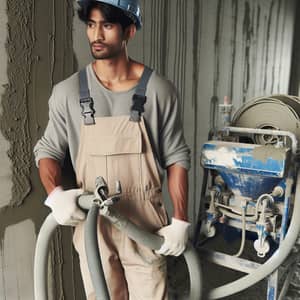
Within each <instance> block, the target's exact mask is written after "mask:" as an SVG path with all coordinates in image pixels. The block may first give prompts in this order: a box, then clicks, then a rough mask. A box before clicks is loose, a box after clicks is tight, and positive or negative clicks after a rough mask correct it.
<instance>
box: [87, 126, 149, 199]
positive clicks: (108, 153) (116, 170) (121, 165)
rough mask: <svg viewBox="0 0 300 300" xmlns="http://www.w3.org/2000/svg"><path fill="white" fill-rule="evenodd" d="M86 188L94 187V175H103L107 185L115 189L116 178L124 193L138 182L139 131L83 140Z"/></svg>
mask: <svg viewBox="0 0 300 300" xmlns="http://www.w3.org/2000/svg"><path fill="white" fill-rule="evenodd" d="M86 149H87V154H88V155H87V161H86V170H85V171H86V175H87V177H86V178H88V180H87V182H86V183H87V188H88V189H89V188H90V187H92V188H94V187H95V178H96V177H97V176H102V177H103V178H104V179H105V181H106V182H107V184H108V186H109V189H110V190H111V191H114V189H115V182H116V180H119V181H120V182H121V186H122V191H123V193H126V192H130V191H131V190H135V189H137V188H138V187H140V185H141V182H142V181H141V165H142V164H141V156H142V149H143V147H142V136H141V132H132V133H130V132H128V133H123V134H119V135H113V136H105V135H102V136H101V137H98V140H97V141H95V140H94V141H93V140H92V139H89V141H87V144H86Z"/></svg>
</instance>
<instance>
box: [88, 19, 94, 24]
mask: <svg viewBox="0 0 300 300" xmlns="http://www.w3.org/2000/svg"><path fill="white" fill-rule="evenodd" d="M87 21H88V22H89V23H96V21H94V20H92V19H88V20H87Z"/></svg>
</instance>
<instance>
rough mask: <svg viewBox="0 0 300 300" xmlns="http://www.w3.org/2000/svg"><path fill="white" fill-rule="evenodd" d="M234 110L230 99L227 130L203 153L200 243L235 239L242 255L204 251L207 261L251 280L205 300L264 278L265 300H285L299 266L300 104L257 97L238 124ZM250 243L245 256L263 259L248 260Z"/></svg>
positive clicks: (216, 291)
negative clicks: (232, 236)
mask: <svg viewBox="0 0 300 300" xmlns="http://www.w3.org/2000/svg"><path fill="white" fill-rule="evenodd" d="M231 110H232V105H231V104H230V103H229V101H228V99H227V98H225V101H224V104H223V105H220V112H221V115H222V116H223V118H222V120H223V126H222V127H221V128H218V129H215V128H214V129H213V130H212V131H211V134H210V139H209V140H208V141H207V142H205V143H204V145H203V147H202V150H201V165H202V167H203V168H204V176H203V178H204V179H203V187H202V195H201V203H202V205H201V207H200V210H199V214H198V225H197V229H196V230H195V237H194V242H195V244H197V245H198V247H199V248H200V249H202V248H205V247H203V246H205V241H207V240H209V239H210V238H212V237H214V236H216V235H218V234H219V235H220V233H221V232H222V233H221V234H223V235H226V234H228V235H236V236H237V237H238V238H239V239H240V246H239V250H236V254H234V255H232V254H231V255H229V254H228V253H223V252H220V251H215V250H207V249H206V250H203V252H202V253H203V254H204V255H203V256H202V257H203V258H204V257H207V258H208V259H209V260H210V261H211V262H213V263H216V264H218V265H221V266H223V267H226V268H230V269H234V270H237V271H240V272H242V273H246V275H245V276H243V277H241V278H240V279H238V280H236V281H234V282H231V283H228V284H226V285H224V286H221V287H219V288H215V289H213V290H211V291H210V292H208V294H207V298H209V299H219V298H223V297H225V296H229V295H232V294H234V293H237V292H239V291H242V290H244V289H246V288H248V287H250V286H252V285H254V284H255V283H257V282H258V281H260V280H262V279H264V278H266V279H267V280H268V290H267V299H268V300H275V299H276V300H277V299H284V297H285V294H286V291H287V288H288V285H289V283H290V281H291V278H292V276H293V273H294V271H295V267H296V265H297V261H298V260H299V247H298V245H297V238H298V235H299V229H300V194H299V193H300V189H299V187H300V182H299V180H300V177H299V164H298V150H299V145H298V141H299V140H300V99H299V98H297V97H292V96H286V95H275V96H270V97H264V98H256V99H253V100H251V101H248V102H246V104H244V105H243V106H242V107H241V108H240V109H239V110H238V111H237V112H236V113H235V114H234V115H233V117H232V119H231ZM224 227H225V228H226V227H227V228H230V230H227V231H226V230H224ZM220 228H222V230H220ZM226 232H227V233H226ZM225 238H226V236H225ZM249 239H250V245H251V248H252V250H251V249H250V250H249V249H248V248H249V243H248V241H249ZM246 241H247V245H248V248H247V251H253V252H254V253H256V256H257V257H258V258H260V259H258V260H256V261H255V260H249V259H246V258H245V257H243V253H244V252H245V251H244V250H245V249H244V248H245V244H246Z"/></svg>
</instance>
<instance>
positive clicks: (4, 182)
mask: <svg viewBox="0 0 300 300" xmlns="http://www.w3.org/2000/svg"><path fill="white" fill-rule="evenodd" d="M6 38H7V15H6V2H5V1H1V2H0V66H1V69H0V114H1V111H2V105H1V101H2V100H1V99H2V95H3V93H4V91H5V86H6V85H7V82H8V78H7V53H6V49H5V43H6ZM8 149H9V143H8V141H7V140H6V138H5V137H4V136H3V134H2V133H1V132H0V165H1V168H0V190H1V191H2V193H1V194H0V209H1V208H2V207H5V206H6V205H7V204H8V203H9V201H10V199H11V196H12V193H11V190H12V186H13V183H12V170H11V161H10V160H9V158H8V155H7V151H8Z"/></svg>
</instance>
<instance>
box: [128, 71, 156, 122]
mask: <svg viewBox="0 0 300 300" xmlns="http://www.w3.org/2000/svg"><path fill="white" fill-rule="evenodd" d="M152 72H153V70H152V69H150V68H148V67H147V66H145V69H144V72H143V74H142V77H141V79H140V81H139V84H138V86H137V87H136V89H135V94H134V95H133V97H132V102H133V104H132V106H131V111H130V121H133V122H139V121H140V119H141V114H142V113H143V112H144V111H145V110H144V104H145V103H146V101H147V97H146V90H147V85H148V81H149V78H150V76H151V74H152Z"/></svg>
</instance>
